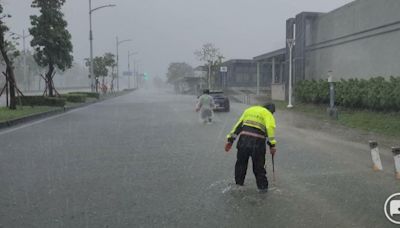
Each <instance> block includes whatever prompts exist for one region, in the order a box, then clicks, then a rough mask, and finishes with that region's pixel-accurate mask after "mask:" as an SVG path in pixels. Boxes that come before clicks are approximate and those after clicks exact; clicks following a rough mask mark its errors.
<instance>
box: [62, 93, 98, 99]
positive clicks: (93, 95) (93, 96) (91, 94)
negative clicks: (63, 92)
mask: <svg viewBox="0 0 400 228" xmlns="http://www.w3.org/2000/svg"><path fill="white" fill-rule="evenodd" d="M68 94H71V95H86V97H90V98H96V99H100V94H99V93H95V92H71V93H68Z"/></svg>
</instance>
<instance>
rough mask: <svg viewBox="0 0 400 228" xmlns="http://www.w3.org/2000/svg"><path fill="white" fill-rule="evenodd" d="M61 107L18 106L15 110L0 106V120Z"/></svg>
mask: <svg viewBox="0 0 400 228" xmlns="http://www.w3.org/2000/svg"><path fill="white" fill-rule="evenodd" d="M57 109H61V108H60V107H48V106H35V107H30V106H22V107H21V106H18V107H17V109H16V110H11V109H9V108H6V107H1V108H0V122H5V121H9V120H14V119H18V118H22V117H26V116H31V115H34V114H38V113H44V112H48V111H53V110H57Z"/></svg>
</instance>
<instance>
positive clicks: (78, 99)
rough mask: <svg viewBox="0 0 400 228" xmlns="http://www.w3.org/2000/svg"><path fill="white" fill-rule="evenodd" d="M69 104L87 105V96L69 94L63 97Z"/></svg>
mask: <svg viewBox="0 0 400 228" xmlns="http://www.w3.org/2000/svg"><path fill="white" fill-rule="evenodd" d="M62 97H64V98H65V99H66V100H67V102H71V103H85V102H86V95H85V94H67V95H63V96H62Z"/></svg>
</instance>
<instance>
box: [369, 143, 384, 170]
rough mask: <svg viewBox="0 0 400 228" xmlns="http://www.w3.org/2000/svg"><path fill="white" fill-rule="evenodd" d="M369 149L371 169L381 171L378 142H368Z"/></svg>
mask: <svg viewBox="0 0 400 228" xmlns="http://www.w3.org/2000/svg"><path fill="white" fill-rule="evenodd" d="M369 147H370V149H371V156H372V164H373V166H372V169H373V170H374V171H382V170H383V167H382V162H381V156H380V154H379V148H378V142H376V141H369Z"/></svg>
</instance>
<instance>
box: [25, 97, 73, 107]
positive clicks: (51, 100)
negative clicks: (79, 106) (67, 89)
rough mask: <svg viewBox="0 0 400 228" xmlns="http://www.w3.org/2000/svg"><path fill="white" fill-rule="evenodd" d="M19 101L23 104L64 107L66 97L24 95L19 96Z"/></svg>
mask: <svg viewBox="0 0 400 228" xmlns="http://www.w3.org/2000/svg"><path fill="white" fill-rule="evenodd" d="M18 102H19V101H18ZM21 103H22V105H24V106H56V107H64V106H65V103H66V99H65V98H60V97H43V96H24V97H21Z"/></svg>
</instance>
